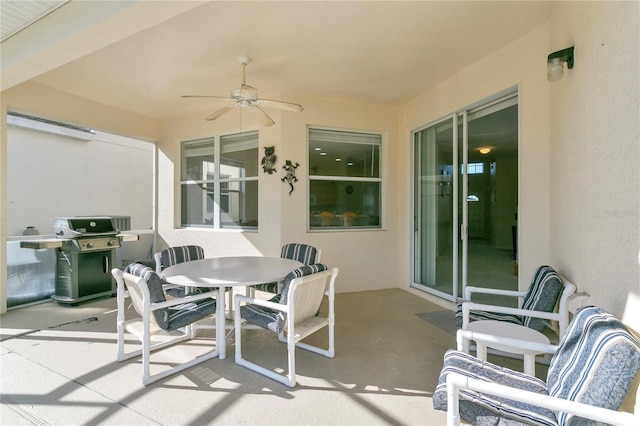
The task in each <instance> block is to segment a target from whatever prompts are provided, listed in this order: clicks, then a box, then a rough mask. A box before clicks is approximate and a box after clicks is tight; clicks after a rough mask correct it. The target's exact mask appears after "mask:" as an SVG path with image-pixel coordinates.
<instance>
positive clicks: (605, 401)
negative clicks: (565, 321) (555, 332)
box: [547, 306, 640, 425]
mask: <svg viewBox="0 0 640 426" xmlns="http://www.w3.org/2000/svg"><path fill="white" fill-rule="evenodd" d="M638 371H640V344H639V343H638V341H637V340H636V339H635V337H634V336H633V335H632V334H631V333H630V332H629V330H627V328H626V327H625V326H624V324H622V323H621V322H620V321H619V320H618V319H617V318H615V317H614V316H613V315H611V314H609V313H608V312H606V311H604V310H602V309H600V308H596V307H593V306H590V307H585V308H581V309H580V310H578V311H577V312H576V314H575V316H574V318H573V320H572V321H571V323H570V324H569V327H568V328H567V331H566V332H565V334H564V336H563V337H562V339H561V340H560V345H559V347H558V350H557V351H556V353H555V355H554V356H553V358H552V359H551V363H550V365H549V371H548V375H547V387H548V389H549V395H551V396H554V397H559V398H564V399H568V400H571V401H576V402H581V403H585V404H589V405H594V406H597V407H603V408H608V409H610V410H618V409H619V408H620V405H621V404H622V401H623V399H624V398H625V395H626V394H627V392H628V391H629V388H630V386H631V383H632V381H633V379H634V377H635V376H636V374H637V373H638ZM557 417H558V424H560V425H569V424H572V422H573V423H579V422H580V419H579V418H577V417H574V416H573V415H572V414H567V413H558V414H557Z"/></svg>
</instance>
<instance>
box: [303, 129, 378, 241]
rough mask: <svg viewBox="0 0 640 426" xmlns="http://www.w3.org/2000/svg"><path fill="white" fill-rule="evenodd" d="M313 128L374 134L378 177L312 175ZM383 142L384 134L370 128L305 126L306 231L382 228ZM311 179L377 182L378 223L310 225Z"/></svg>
mask: <svg viewBox="0 0 640 426" xmlns="http://www.w3.org/2000/svg"><path fill="white" fill-rule="evenodd" d="M313 130H317V131H333V132H343V133H351V134H354V135H362V136H367V135H369V136H374V137H377V138H378V139H379V142H378V143H375V144H371V145H377V146H378V149H379V153H378V169H377V175H378V177H362V176H346V175H336V176H325V175H313V174H312V173H311V159H310V156H311V153H312V152H313V151H315V149H314V148H313V147H312V146H311V143H312V142H313V141H312V139H311V133H312V131H313ZM332 142H333V143H345V144H349V143H352V144H353V143H359V142H357V141H351V142H350V141H332ZM384 144H385V134H384V133H383V132H379V131H372V130H360V129H346V128H335V127H325V126H307V153H306V154H307V163H308V164H309V167H308V170H307V194H306V204H307V205H306V212H307V213H306V216H307V231H308V232H346V231H356V232H359V231H380V230H383V229H384V226H383V224H384V210H385V209H384V202H383V200H384V160H383V158H384V155H383V154H384ZM312 181H333V182H373V183H377V184H378V188H379V192H378V199H379V201H378V204H379V205H378V208H377V213H378V215H379V218H378V224H377V225H357V226H346V225H344V223H343V224H341V225H332V226H322V225H312V224H311V212H312V210H311V183H312Z"/></svg>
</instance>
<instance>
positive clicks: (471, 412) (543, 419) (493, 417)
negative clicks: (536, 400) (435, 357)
mask: <svg viewBox="0 0 640 426" xmlns="http://www.w3.org/2000/svg"><path fill="white" fill-rule="evenodd" d="M452 372H455V373H460V374H463V375H464V376H467V377H471V378H474V379H478V380H483V381H486V382H490V383H496V384H501V385H505V386H511V387H514V388H517V389H523V390H527V391H530V392H535V393H539V394H543V395H546V394H547V386H546V385H545V383H544V382H543V381H542V380H540V379H537V378H535V377H532V376H529V375H526V374H523V373H519V372H517V371H513V370H510V369H508V368H504V367H500V366H497V365H494V364H491V363H489V362H485V361H480V360H479V359H478V358H476V357H474V356H471V355H468V354H465V353H464V352H459V351H454V350H449V351H447V353H446V354H445V355H444V367H443V368H442V371H441V372H440V377H439V379H438V385H437V387H436V390H435V392H434V394H433V408H435V409H436V410H444V411H446V410H447V374H449V373H452ZM459 404H460V405H459V407H460V418H461V419H463V420H464V421H465V422H469V423H471V424H474V425H498V424H500V425H514V424H530V425H545V426H556V425H557V422H556V416H555V413H554V412H553V411H551V410H547V409H545V408H540V407H536V406H534V405H530V404H526V403H522V402H517V401H511V400H508V399H505V398H501V397H497V396H493V395H486V394H482V393H478V392H475V391H470V390H460V399H459Z"/></svg>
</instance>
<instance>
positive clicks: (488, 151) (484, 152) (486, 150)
mask: <svg viewBox="0 0 640 426" xmlns="http://www.w3.org/2000/svg"><path fill="white" fill-rule="evenodd" d="M490 152H491V148H489V147H488V146H485V147H483V148H480V154H483V155H486V154H488V153H490Z"/></svg>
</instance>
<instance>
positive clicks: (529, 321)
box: [522, 266, 564, 333]
mask: <svg viewBox="0 0 640 426" xmlns="http://www.w3.org/2000/svg"><path fill="white" fill-rule="evenodd" d="M563 288H564V286H563V284H562V280H561V279H560V276H559V275H558V273H557V272H556V271H555V270H554V269H553V268H552V267H550V266H541V267H539V268H538V269H537V270H536V272H535V274H534V275H533V279H532V280H531V285H530V286H529V289H528V290H527V294H526V295H525V297H524V300H523V302H522V309H527V310H532V311H543V312H553V310H554V309H555V307H556V303H558V298H559V297H560V294H561V293H562V289H563ZM522 323H523V325H525V326H526V327H529V328H532V329H534V330H536V331H539V332H541V333H542V332H543V331H544V329H545V327H547V326H548V325H549V323H548V320H545V319H542V318H531V317H523V318H522Z"/></svg>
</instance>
